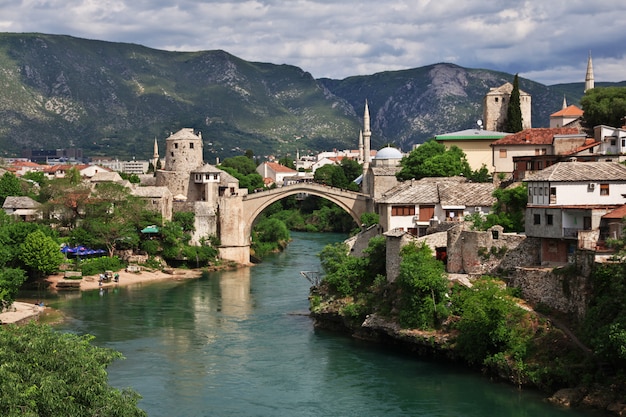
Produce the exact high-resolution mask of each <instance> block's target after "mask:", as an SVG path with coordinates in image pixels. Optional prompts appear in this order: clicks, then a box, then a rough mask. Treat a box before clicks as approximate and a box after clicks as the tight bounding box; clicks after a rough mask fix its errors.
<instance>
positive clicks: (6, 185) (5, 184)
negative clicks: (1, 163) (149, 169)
mask: <svg viewBox="0 0 626 417" xmlns="http://www.w3.org/2000/svg"><path fill="white" fill-rule="evenodd" d="M21 195H23V193H22V186H21V184H20V180H19V179H18V178H17V177H16V176H15V174H13V173H12V172H9V171H7V172H5V173H4V175H2V177H0V205H2V204H4V200H6V198H7V197H11V196H21Z"/></svg>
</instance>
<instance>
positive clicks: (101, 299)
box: [52, 233, 592, 417]
mask: <svg viewBox="0 0 626 417" xmlns="http://www.w3.org/2000/svg"><path fill="white" fill-rule="evenodd" d="M292 237H293V239H294V240H293V242H292V243H291V244H290V245H289V247H288V248H287V250H286V251H285V252H284V253H281V254H278V255H275V256H272V257H270V258H269V259H267V260H266V261H265V262H264V263H263V264H260V265H257V266H254V267H251V268H244V269H239V270H236V271H226V272H219V273H213V274H211V275H210V276H209V277H208V278H201V279H198V280H186V281H179V282H158V283H150V284H146V285H138V286H130V287H120V288H114V289H109V290H108V291H107V292H104V293H100V292H99V291H93V292H84V293H82V294H80V295H78V294H75V295H73V296H67V297H63V298H59V299H57V300H54V301H52V306H53V307H57V308H59V309H61V310H62V311H63V312H64V313H65V314H66V315H67V316H68V317H69V319H68V320H67V321H66V322H64V323H63V324H61V325H59V326H58V328H59V329H62V330H65V331H72V332H78V333H80V334H83V333H90V334H92V335H94V336H95V337H96V339H95V343H96V344H98V345H101V346H106V347H110V348H113V349H115V350H118V351H121V352H122V353H123V354H124V356H125V357H126V359H125V360H119V361H116V362H114V363H113V364H112V365H111V366H110V367H109V368H108V371H109V379H110V382H111V384H113V385H114V386H116V387H120V388H123V387H130V388H133V389H134V390H135V391H137V392H139V393H140V394H141V395H142V396H143V399H142V400H141V401H140V403H139V404H140V406H141V407H142V408H143V409H144V410H146V411H147V413H148V415H149V416H151V417H160V416H164V417H165V416H167V417H172V416H180V417H194V416H290V417H293V416H359V417H363V416H437V417H442V416H451V417H452V416H454V417H464V416H476V417H486V416H498V417H507V416H519V417H522V416H524V417H525V416H529V417H530V416H533V417H534V416H542V417H552V416H568V417H574V416H589V415H592V414H589V413H586V414H585V413H582V412H580V411H572V410H563V409H560V408H556V407H554V406H552V405H550V404H547V403H545V402H544V401H543V400H542V396H541V395H539V394H537V393H533V392H527V391H518V390H517V389H516V388H514V387H511V386H508V385H504V384H498V383H493V382H490V381H489V380H488V379H486V378H484V377H482V376H480V375H476V374H473V373H471V372H468V371H465V370H464V369H458V368H457V367H452V366H447V365H445V364H441V363H432V362H429V361H424V360H420V359H419V358H414V357H409V356H406V355H403V354H400V353H397V352H393V351H389V350H386V349H384V348H382V347H376V346H371V345H369V344H365V343H360V342H358V341H354V340H351V339H350V338H348V337H345V336H341V335H336V334H331V333H326V332H318V331H315V330H314V329H313V325H312V322H311V320H310V319H309V318H308V317H307V312H308V300H307V296H308V291H309V283H308V282H307V281H306V280H305V279H304V278H303V277H302V276H300V271H305V270H309V271H310V270H319V259H318V257H317V254H318V253H319V252H320V251H321V249H322V248H323V246H324V245H326V244H328V243H331V242H335V241H338V240H340V239H342V238H343V236H340V235H332V234H302V233H293V234H292Z"/></svg>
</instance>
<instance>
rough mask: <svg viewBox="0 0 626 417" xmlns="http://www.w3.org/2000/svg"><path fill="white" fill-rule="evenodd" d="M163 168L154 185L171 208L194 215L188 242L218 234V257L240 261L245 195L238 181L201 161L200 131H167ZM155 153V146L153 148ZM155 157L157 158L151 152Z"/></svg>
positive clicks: (243, 261)
mask: <svg viewBox="0 0 626 417" xmlns="http://www.w3.org/2000/svg"><path fill="white" fill-rule="evenodd" d="M165 149H166V154H165V164H164V168H163V169H160V170H157V171H156V172H155V185H156V187H167V188H168V189H169V191H170V192H171V194H172V195H173V196H174V197H173V199H174V201H173V203H172V210H173V211H175V212H178V211H187V212H189V211H190V212H193V213H194V214H195V223H194V229H195V230H194V233H193V235H192V239H191V243H192V244H199V243H200V242H201V240H202V239H203V238H208V237H209V236H212V235H215V236H219V237H220V241H221V245H220V248H219V250H220V256H221V257H222V258H223V259H228V260H232V261H235V262H238V263H241V264H247V263H249V262H250V259H242V258H241V257H242V255H241V254H242V253H245V251H241V250H239V248H240V247H241V246H249V242H241V236H242V235H243V232H242V230H243V227H244V225H243V224H242V222H241V221H240V219H241V218H242V215H241V214H242V211H243V201H242V198H243V196H245V195H246V194H248V190H247V189H245V188H239V181H238V180H237V179H236V178H234V177H233V176H232V175H230V174H228V173H227V172H225V171H222V170H220V169H218V168H217V167H215V166H213V165H210V164H205V163H204V160H203V142H202V135H201V134H200V133H198V134H196V133H194V131H193V129H190V128H184V129H181V130H179V131H178V132H176V133H173V134H171V135H170V136H169V137H168V138H167V139H166V141H165ZM155 152H156V148H155ZM155 158H158V156H157V155H155Z"/></svg>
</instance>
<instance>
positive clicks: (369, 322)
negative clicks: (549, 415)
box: [311, 300, 626, 417]
mask: <svg viewBox="0 0 626 417" xmlns="http://www.w3.org/2000/svg"><path fill="white" fill-rule="evenodd" d="M344 305H345V304H344V303H342V302H341V300H333V301H332V302H328V303H323V306H321V308H317V309H314V311H312V312H311V317H312V318H313V320H314V323H315V327H316V328H321V329H327V330H332V331H336V332H340V333H344V334H347V335H349V336H351V337H354V338H357V339H361V340H366V341H370V342H373V343H379V344H383V345H386V346H392V347H397V348H400V349H401V350H402V351H405V352H410V353H411V354H415V355H417V356H419V357H422V358H433V359H438V360H445V361H455V362H459V363H463V361H462V359H461V358H460V357H459V356H458V355H457V354H456V352H455V351H454V336H455V335H454V333H451V332H442V331H422V330H415V329H402V328H401V327H400V326H399V325H398V324H397V323H396V322H394V321H391V320H388V319H386V318H383V317H380V316H377V315H376V314H370V315H368V316H366V317H365V319H364V320H361V319H356V318H352V317H347V316H345V315H343V314H341V310H342V307H343V306H344ZM483 371H484V370H483ZM494 377H497V378H499V379H501V380H504V381H507V382H509V383H515V380H516V377H517V376H516V375H513V374H506V373H504V372H502V370H500V372H499V374H498V375H494ZM622 384H623V382H622ZM622 384H619V385H618V384H609V383H607V385H598V384H596V385H593V386H578V387H573V388H563V389H560V390H558V391H556V392H545V391H544V392H545V393H546V394H547V397H546V400H547V401H549V402H551V403H553V404H555V405H558V406H561V407H565V408H586V409H593V410H601V411H603V412H606V413H608V415H613V416H620V417H622V416H626V397H625V396H624V393H623V391H622V390H623V387H622V386H621V385H622ZM537 388H538V387H534V386H533V387H532V389H537Z"/></svg>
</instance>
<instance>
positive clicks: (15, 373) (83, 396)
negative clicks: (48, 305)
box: [0, 323, 146, 417]
mask: <svg viewBox="0 0 626 417" xmlns="http://www.w3.org/2000/svg"><path fill="white" fill-rule="evenodd" d="M92 340H93V337H92V336H89V335H87V336H78V335H75V334H71V333H58V332H55V331H53V330H52V329H51V328H50V327H49V326H44V325H39V324H34V323H31V324H28V325H26V326H19V327H18V326H13V325H11V326H0V346H2V349H0V363H2V364H3V365H2V366H1V367H0V415H3V416H6V417H18V416H19V417H24V416H27V417H28V416H32V417H35V416H73V417H81V416H85V417H87V416H89V417H91V416H119V417H122V416H124V417H132V416H145V415H146V413H145V412H144V411H143V410H141V409H139V408H138V406H137V402H138V400H139V398H140V397H139V395H138V394H137V393H135V392H134V391H131V390H123V391H120V390H118V389H115V388H113V387H111V386H109V385H108V381H107V373H106V367H107V366H108V365H109V364H111V363H112V362H113V361H114V360H115V359H119V358H121V357H122V356H121V354H120V353H119V352H115V351H113V350H110V349H105V348H100V347H96V346H93V345H92V344H91V343H90V342H91V341H92Z"/></svg>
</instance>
